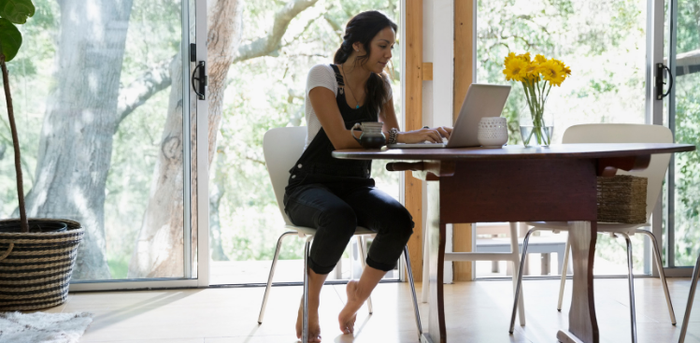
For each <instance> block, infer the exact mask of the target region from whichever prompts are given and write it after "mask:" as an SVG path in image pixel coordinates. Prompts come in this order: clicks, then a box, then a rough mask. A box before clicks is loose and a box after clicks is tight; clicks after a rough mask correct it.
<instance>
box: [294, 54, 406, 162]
mask: <svg viewBox="0 0 700 343" xmlns="http://www.w3.org/2000/svg"><path fill="white" fill-rule="evenodd" d="M385 86H386V89H387V94H386V95H387V96H386V99H387V101H389V100H390V99H392V97H393V93H392V92H391V84H389V81H388V80H387V81H386V83H385ZM316 87H324V88H327V89H330V90H331V91H332V92H333V94H335V96H336V97H337V96H338V83H337V82H336V80H335V71H334V70H333V67H331V66H330V65H329V64H317V65H315V66H313V67H312V68H311V70H309V75H308V76H307V77H306V96H305V98H306V99H305V100H304V112H305V115H306V127H307V131H306V144H305V145H304V149H306V147H308V146H309V144H311V141H312V140H313V139H314V137H316V134H317V133H318V132H319V131H321V122H320V121H319V120H318V117H317V116H316V112H315V111H314V108H313V106H311V99H309V92H311V90H312V89H314V88H316Z"/></svg>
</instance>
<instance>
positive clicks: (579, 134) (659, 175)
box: [562, 123, 673, 222]
mask: <svg viewBox="0 0 700 343" xmlns="http://www.w3.org/2000/svg"><path fill="white" fill-rule="evenodd" d="M562 143H564V144H566V143H673V133H672V132H671V130H669V129H668V128H667V127H665V126H661V125H644V124H613V123H605V124H581V125H574V126H571V127H569V128H568V129H566V131H565V132H564V136H563V137H562ZM670 159H671V154H656V155H652V156H651V161H650V162H649V167H647V168H646V169H644V170H640V171H631V172H626V171H624V170H618V171H617V174H625V175H633V176H640V177H646V178H647V222H649V217H651V212H652V211H653V210H654V206H656V201H657V200H658V198H659V195H660V194H661V185H662V183H663V179H664V176H665V175H666V170H667V169H668V163H669V160H670Z"/></svg>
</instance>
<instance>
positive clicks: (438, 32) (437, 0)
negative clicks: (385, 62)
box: [408, 0, 459, 283]
mask: <svg viewBox="0 0 700 343" xmlns="http://www.w3.org/2000/svg"><path fill="white" fill-rule="evenodd" d="M408 1H410V0H408ZM457 1H459V0H457ZM423 62H426V63H428V62H432V63H433V80H432V81H423V125H428V126H453V123H454V121H453V119H452V113H454V111H453V105H452V104H453V94H454V80H453V75H454V0H424V1H423ZM426 196H427V189H426V187H425V183H423V208H424V209H427V208H428V206H427V204H426V199H427V197H426ZM427 218H428V216H427V214H425V213H424V215H423V227H424V228H427ZM424 237H425V236H424ZM446 240H447V244H446V245H447V246H446V247H445V250H446V251H447V252H451V251H452V225H448V227H447V237H446ZM426 267H427V266H424V268H426ZM444 281H445V283H452V281H453V269H452V262H445V274H444Z"/></svg>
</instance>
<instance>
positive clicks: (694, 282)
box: [678, 256, 700, 343]
mask: <svg viewBox="0 0 700 343" xmlns="http://www.w3.org/2000/svg"><path fill="white" fill-rule="evenodd" d="M699 274H700V256H698V260H697V261H696V262H695V268H693V277H692V278H691V279H690V291H689V292H688V304H687V305H686V306H685V316H684V317H683V325H681V333H680V336H678V343H683V342H685V333H686V331H688V320H689V319H690V310H691V309H692V308H693V299H694V298H695V289H696V288H697V287H698V276H699Z"/></svg>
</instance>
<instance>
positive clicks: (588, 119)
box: [476, 0, 647, 274]
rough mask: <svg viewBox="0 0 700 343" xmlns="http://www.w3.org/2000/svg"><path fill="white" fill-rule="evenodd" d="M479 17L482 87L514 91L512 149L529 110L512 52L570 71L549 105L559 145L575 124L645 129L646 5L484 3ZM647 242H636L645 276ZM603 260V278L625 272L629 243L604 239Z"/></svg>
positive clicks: (528, 0) (599, 269) (617, 1)
mask: <svg viewBox="0 0 700 343" xmlns="http://www.w3.org/2000/svg"><path fill="white" fill-rule="evenodd" d="M477 15H478V18H477V34H478V37H477V58H476V60H477V82H480V83H496V84H510V85H511V86H512V87H513V88H512V90H511V95H510V97H509V99H508V102H507V104H506V108H505V110H504V116H505V117H506V118H508V121H509V123H510V129H509V144H520V142H521V138H520V132H519V125H518V124H517V123H518V119H519V117H520V115H521V113H522V112H524V111H527V110H528V109H527V107H526V105H525V104H526V102H525V97H524V92H523V87H522V85H521V84H519V83H516V82H514V81H506V80H505V77H504V74H503V73H502V70H503V61H504V58H505V57H506V56H507V55H508V53H509V52H514V53H516V54H523V53H525V52H529V53H530V54H531V55H532V57H533V58H534V56H535V55H537V54H542V55H544V56H545V57H546V58H548V59H549V58H555V59H558V60H561V61H562V62H564V63H565V64H566V65H567V66H569V67H570V68H571V76H570V77H569V78H567V79H566V80H565V81H564V82H563V83H562V85H561V87H552V89H551V92H550V93H549V97H548V98H547V103H546V106H545V113H549V114H550V115H551V117H552V118H553V120H554V138H553V142H554V143H560V142H561V136H562V134H563V133H564V131H565V130H566V128H567V127H569V126H571V125H575V124H580V123H601V122H611V123H615V122H617V123H644V122H645V87H646V86H645V77H646V76H645V75H646V73H645V68H646V65H645V64H646V15H647V14H646V2H644V1H621V0H602V1H567V0H557V1H543V0H495V1H494V0H489V1H484V0H480V1H478V8H477ZM543 235H544V234H543ZM558 236H560V237H561V239H562V240H565V239H566V235H558ZM548 239H549V238H548ZM642 242H643V241H642V240H641V239H637V238H635V239H634V243H635V246H634V249H633V251H634V252H635V259H636V261H635V264H634V265H635V268H638V270H639V271H641V270H642V268H643V263H641V262H642V261H643V259H642V257H643V254H642V252H643V251H644V249H643V248H642V247H643V246H642ZM596 253H597V254H598V259H597V260H596V273H597V274H606V273H613V274H618V273H620V272H622V273H624V271H625V269H624V268H625V264H624V263H622V264H619V263H618V262H621V261H624V258H625V253H624V242H622V241H617V240H614V239H613V240H611V239H610V238H609V237H607V236H604V235H600V236H599V237H598V245H597V249H596ZM530 260H531V261H532V260H534V259H533V258H530ZM608 262H610V263H608ZM550 265H554V263H552V264H550ZM618 266H619V268H618ZM479 272H480V273H481V271H479ZM483 272H484V273H485V274H489V273H488V271H486V270H484V271H483ZM553 273H558V271H557V270H556V269H555V270H553Z"/></svg>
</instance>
